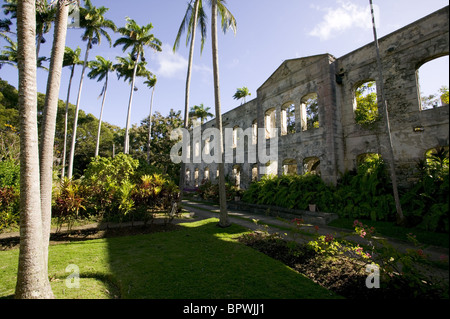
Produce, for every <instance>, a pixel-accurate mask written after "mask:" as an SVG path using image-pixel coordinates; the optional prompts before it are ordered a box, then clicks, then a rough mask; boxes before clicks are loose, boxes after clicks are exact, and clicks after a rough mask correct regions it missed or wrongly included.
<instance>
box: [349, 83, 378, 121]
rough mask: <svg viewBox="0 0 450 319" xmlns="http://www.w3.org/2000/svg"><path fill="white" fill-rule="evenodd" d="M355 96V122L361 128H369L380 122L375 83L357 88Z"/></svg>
mask: <svg viewBox="0 0 450 319" xmlns="http://www.w3.org/2000/svg"><path fill="white" fill-rule="evenodd" d="M355 96H356V105H357V107H356V110H355V121H356V123H358V124H359V125H361V126H363V127H366V128H371V127H372V126H373V125H374V124H375V123H377V122H378V121H379V120H380V116H379V114H378V103H377V92H376V83H375V81H370V82H367V83H364V84H363V85H361V86H359V87H358V88H357V89H356V92H355Z"/></svg>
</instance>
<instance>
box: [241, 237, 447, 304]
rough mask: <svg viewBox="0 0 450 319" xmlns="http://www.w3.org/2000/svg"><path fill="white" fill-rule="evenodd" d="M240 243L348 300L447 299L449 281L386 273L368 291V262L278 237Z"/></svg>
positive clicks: (251, 239) (249, 239) (253, 239)
mask: <svg viewBox="0 0 450 319" xmlns="http://www.w3.org/2000/svg"><path fill="white" fill-rule="evenodd" d="M240 241H241V242H242V243H244V244H245V245H247V246H250V247H252V248H254V249H256V250H258V251H260V252H262V253H264V254H266V255H268V256H270V257H272V258H274V259H277V260H279V261H281V262H283V263H284V264H286V265H287V266H289V267H290V268H292V269H294V270H295V271H297V272H299V273H302V274H304V275H305V276H307V277H308V278H310V279H311V280H313V281H314V282H316V283H318V284H320V285H321V286H323V287H325V288H327V289H329V290H330V291H333V292H334V293H336V294H338V295H341V296H343V297H345V298H348V299H363V300H369V299H414V298H416V299H448V282H447V283H442V282H425V281H423V280H421V279H420V278H416V279H417V281H415V282H411V281H410V278H404V277H403V276H402V275H400V274H398V273H391V274H385V275H384V276H382V279H380V287H379V288H368V287H367V285H366V279H367V278H368V275H369V274H368V273H367V272H366V265H367V262H364V261H362V260H360V259H357V258H352V257H350V256H347V255H345V254H336V255H333V254H331V255H329V254H321V253H317V252H316V251H315V250H314V249H312V248H311V247H310V246H308V245H307V244H297V243H294V242H292V241H287V240H284V239H282V238H281V237H278V235H277V234H275V235H274V234H272V235H269V234H267V233H264V232H261V231H255V232H254V233H251V234H249V235H244V236H242V237H240Z"/></svg>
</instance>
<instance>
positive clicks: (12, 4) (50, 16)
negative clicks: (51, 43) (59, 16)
mask: <svg viewBox="0 0 450 319" xmlns="http://www.w3.org/2000/svg"><path fill="white" fill-rule="evenodd" d="M2 7H3V12H4V13H5V15H11V18H12V19H17V0H5V4H3V5H2ZM35 11H36V57H39V51H40V46H41V43H45V42H46V40H45V38H44V34H45V33H48V32H49V31H50V29H51V26H52V23H53V22H54V21H55V18H56V12H57V11H56V6H52V5H50V4H49V3H48V2H47V1H46V0H45V1H44V0H38V1H36V10H35ZM38 61H39V58H38Z"/></svg>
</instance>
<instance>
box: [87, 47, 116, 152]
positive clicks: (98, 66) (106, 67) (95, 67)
mask: <svg viewBox="0 0 450 319" xmlns="http://www.w3.org/2000/svg"><path fill="white" fill-rule="evenodd" d="M96 59H97V60H95V61H91V62H89V68H90V69H91V72H89V73H88V77H89V78H90V79H95V78H97V82H99V81H102V80H103V79H105V84H104V86H103V89H102V92H101V93H100V96H101V95H103V100H102V107H101V109H100V117H99V120H98V131H97V143H96V146H95V157H97V156H98V150H99V147H100V131H101V127H102V116H103V108H104V106H105V99H106V91H107V89H108V74H109V72H112V71H114V65H113V63H112V62H111V61H109V60H106V59H105V58H104V57H102V56H97V57H96Z"/></svg>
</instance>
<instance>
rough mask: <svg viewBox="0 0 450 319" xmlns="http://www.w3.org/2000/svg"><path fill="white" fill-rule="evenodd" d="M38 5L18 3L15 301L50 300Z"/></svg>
mask: <svg viewBox="0 0 450 319" xmlns="http://www.w3.org/2000/svg"><path fill="white" fill-rule="evenodd" d="M35 26H36V6H35V1H34V0H23V1H19V2H18V4H17V40H18V50H17V52H18V55H17V61H18V69H19V109H20V112H19V113H20V250H19V264H18V270H17V284H16V291H15V297H16V298H49V297H52V296H53V294H52V291H51V287H50V283H49V280H48V276H46V271H45V266H44V265H45V260H44V250H43V232H42V215H41V199H40V181H39V180H40V179H39V150H38V131H37V127H38V126H37V89H36V62H37V61H36V43H35V36H36V34H35Z"/></svg>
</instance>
